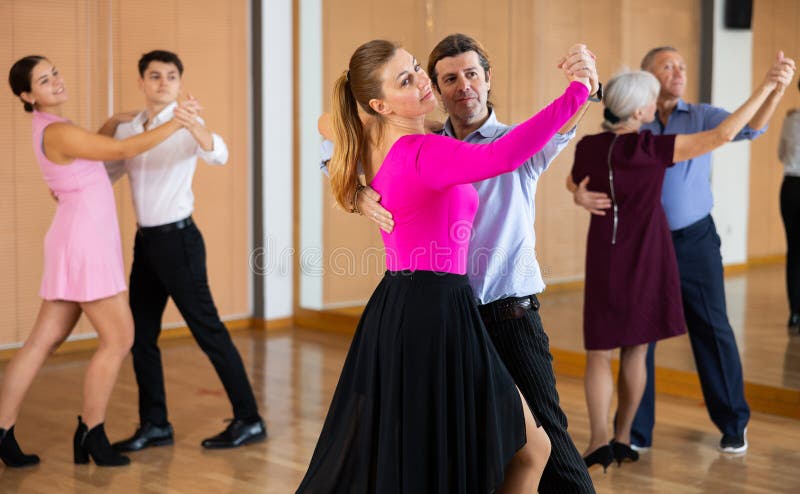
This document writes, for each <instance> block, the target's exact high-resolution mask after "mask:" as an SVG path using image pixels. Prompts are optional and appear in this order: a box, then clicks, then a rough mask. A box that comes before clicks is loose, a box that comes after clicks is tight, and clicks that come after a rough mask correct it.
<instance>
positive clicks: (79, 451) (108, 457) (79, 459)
mask: <svg viewBox="0 0 800 494" xmlns="http://www.w3.org/2000/svg"><path fill="white" fill-rule="evenodd" d="M72 449H73V452H74V454H75V464H76V465H79V464H85V463H89V457H90V456H91V457H92V459H93V460H94V463H95V464H96V465H97V466H98V467H120V466H124V465H128V464H130V462H131V460H130V458H128V457H127V456H123V455H121V454H119V453H117V452H116V451H114V450H113V449H112V448H111V443H109V442H108V437H107V436H106V429H105V425H104V424H98V425H96V426H94V427H92V430H88V428H87V427H86V424H84V423H83V420H82V419H81V417H80V415H79V416H78V429H77V430H76V431H75V437H74V439H73V440H72Z"/></svg>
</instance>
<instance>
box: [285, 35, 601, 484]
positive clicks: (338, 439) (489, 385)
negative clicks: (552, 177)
mask: <svg viewBox="0 0 800 494" xmlns="http://www.w3.org/2000/svg"><path fill="white" fill-rule="evenodd" d="M588 86H589V83H588V79H582V80H580V81H574V82H572V83H571V84H570V86H569V87H568V88H567V90H566V91H565V93H564V95H563V96H561V97H560V98H559V99H557V100H556V101H555V102H553V103H552V104H551V105H549V106H548V107H547V108H545V109H544V110H542V111H541V112H539V113H538V114H537V115H535V116H533V117H532V118H531V119H529V120H528V121H526V122H524V123H523V124H521V125H519V126H518V127H517V128H516V129H514V130H513V131H511V132H509V133H508V134H507V135H506V136H505V137H504V138H503V139H500V140H498V141H496V142H494V143H492V144H488V145H471V144H467V143H464V142H461V141H457V140H455V139H451V138H448V137H442V136H437V135H431V134H427V135H422V134H424V131H425V129H424V120H425V115H426V114H427V113H429V112H431V111H432V110H434V109H435V107H436V99H435V96H434V93H433V89H432V87H431V80H430V79H429V78H428V76H427V74H426V73H425V71H424V70H422V68H421V67H420V66H419V64H418V63H417V61H416V60H415V59H414V57H413V56H411V55H410V54H409V53H408V52H406V51H405V50H403V49H402V48H400V47H398V46H397V45H395V44H393V43H390V42H387V41H371V42H369V43H366V44H364V45H362V46H360V47H359V48H358V49H357V50H356V51H355V53H354V54H353V56H352V57H351V59H350V64H349V70H348V71H347V72H346V73H345V74H343V75H342V76H341V77H340V78H339V79H338V80H337V82H336V88H335V90H334V94H333V100H332V106H333V128H334V134H335V138H336V139H335V144H336V146H335V150H334V155H333V159H332V160H331V163H330V174H331V186H332V189H333V193H334V197H335V198H336V201H337V202H338V203H339V204H340V205H341V206H343V207H346V208H350V207H351V206H352V203H353V198H354V194H355V192H356V190H358V188H359V182H358V172H357V167H358V163H359V162H360V163H361V164H362V165H363V169H364V172H365V175H366V178H367V181H368V183H370V184H371V186H372V187H373V188H374V189H375V190H376V191H377V192H378V193H379V194H381V196H382V202H383V204H384V205H385V206H386V207H387V209H389V210H390V211H392V212H393V214H394V218H395V223H396V226H395V229H394V231H393V232H392V233H391V234H389V233H385V232H384V233H383V234H382V235H383V241H384V246H385V250H386V264H387V269H388V270H387V272H386V274H385V276H384V278H383V280H382V281H381V283H380V285H379V286H378V288H377V289H376V291H375V293H374V294H373V296H372V297H371V299H370V301H369V303H368V304H367V307H366V309H365V310H364V314H363V316H362V318H361V321H360V322H359V325H358V329H357V330H356V334H355V336H354V338H353V342H352V344H351V347H350V350H349V352H348V356H347V359H346V361H345V364H344V368H343V370H342V374H341V376H340V379H339V384H338V385H337V388H336V392H335V394H334V397H333V400H332V403H331V406H330V409H329V411H328V416H327V418H326V420H325V425H324V427H323V430H322V432H321V434H320V439H319V442H318V443H317V447H316V449H315V451H314V455H313V457H312V459H311V464H310V465H309V468H308V472H307V473H306V476H305V479H304V480H303V482H302V484H301V485H300V487H299V489H298V492H308V493H311V492H313V493H322V492H326V493H327V492H345V491H347V492H350V491H358V492H380V493H390V492H400V491H402V492H414V493H424V492H467V491H468V490H469V491H470V492H490V491H492V490H493V489H498V488H499V489H498V492H504V493H508V492H531V491H532V490H534V489H535V488H536V486H537V484H538V482H539V478H540V477H541V474H542V471H543V470H544V466H545V464H546V462H547V457H548V455H549V452H550V443H549V440H548V438H547V435H546V433H545V432H544V431H543V430H542V429H541V428H540V427H537V425H536V424H535V422H534V417H533V415H532V414H531V413H530V410H529V409H528V407H527V406H526V405H525V404H524V403H525V402H524V400H523V399H522V397H521V395H520V394H519V392H518V390H517V388H516V386H515V385H514V383H513V381H512V379H511V376H510V375H509V374H508V372H507V371H506V370H505V367H503V365H502V362H501V361H500V359H499V357H498V355H497V353H496V352H495V350H494V347H493V346H492V345H491V343H490V341H489V338H488V336H487V334H486V331H485V328H484V327H483V324H482V322H481V320H480V317H479V314H478V311H477V309H476V307H475V302H474V298H473V295H472V290H471V289H470V286H469V282H468V279H467V277H466V276H465V274H464V273H466V261H467V249H468V240H469V239H468V236H460V235H457V234H454V232H453V230H454V228H459V227H461V226H466V227H471V224H472V219H473V217H474V215H475V210H476V209H477V193H476V191H475V189H474V187H473V186H472V185H471V184H472V182H475V181H479V180H483V179H485V178H488V177H490V176H494V175H498V174H500V173H504V172H508V171H510V170H512V169H514V168H516V167H518V166H520V165H521V164H522V163H523V162H524V161H525V160H526V159H528V158H529V157H530V156H531V155H532V154H534V153H536V152H537V151H538V150H539V149H541V148H542V146H544V145H545V144H546V143H547V141H549V140H550V138H551V137H552V136H553V135H554V134H555V133H556V132H557V131H558V130H559V129H560V128H561V127H562V126H563V125H564V124H565V123H566V122H567V121H568V120H569V119H570V118H571V117H572V116H573V115H574V114H575V112H576V111H577V110H578V109H579V108H580V106H581V105H582V104H583V103H584V102H585V101H586V98H587V96H588ZM359 106H360V107H361V109H362V110H363V111H365V112H367V113H368V114H370V115H372V116H373V117H374V118H375V119H376V121H377V122H376V124H375V125H372V126H370V127H369V129H365V127H364V126H363V125H362V123H361V120H360V118H359V115H358V108H359ZM501 484H502V487H500V485H501Z"/></svg>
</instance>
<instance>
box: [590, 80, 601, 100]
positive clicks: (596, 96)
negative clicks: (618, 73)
mask: <svg viewBox="0 0 800 494" xmlns="http://www.w3.org/2000/svg"><path fill="white" fill-rule="evenodd" d="M602 99H603V83H602V82H599V81H598V83H597V91H596V92H595V93H594V94H593V95H591V96H589V101H594V102H595V103H600V101H601V100H602Z"/></svg>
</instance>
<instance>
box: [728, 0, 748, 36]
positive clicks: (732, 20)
mask: <svg viewBox="0 0 800 494" xmlns="http://www.w3.org/2000/svg"><path fill="white" fill-rule="evenodd" d="M752 17H753V0H725V27H726V28H727V29H750V21H751V20H752Z"/></svg>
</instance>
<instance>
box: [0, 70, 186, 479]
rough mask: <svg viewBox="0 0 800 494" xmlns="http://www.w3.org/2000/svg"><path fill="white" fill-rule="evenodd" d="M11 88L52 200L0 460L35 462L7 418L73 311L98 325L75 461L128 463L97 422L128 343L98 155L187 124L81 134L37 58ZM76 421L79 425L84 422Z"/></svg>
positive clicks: (3, 394)
mask: <svg viewBox="0 0 800 494" xmlns="http://www.w3.org/2000/svg"><path fill="white" fill-rule="evenodd" d="M9 82H10V84H11V89H12V91H13V92H14V94H15V95H17V96H19V97H20V99H22V102H23V105H24V108H25V111H27V112H32V113H33V119H32V120H33V151H34V154H35V155H36V159H37V161H38V162H39V166H40V168H41V170H42V175H43V176H44V179H45V181H46V182H47V185H48V186H49V187H50V190H51V191H52V193H53V194H54V195H55V196H56V198H57V199H58V205H57V207H56V214H55V216H54V218H53V222H52V224H51V225H50V229H49V230H48V231H47V236H46V237H45V243H44V270H43V273H42V284H41V289H40V291H39V295H40V296H41V297H42V298H43V299H44V300H42V304H41V306H40V308H39V315H38V316H37V318H36V322H35V323H34V326H33V329H32V330H31V333H30V335H29V336H28V338H27V339H26V340H25V343H24V345H23V346H22V348H20V349H19V351H18V352H17V353H16V355H14V358H13V359H12V360H11V362H10V363H9V364H8V366H7V367H6V369H5V372H4V373H3V381H2V391H0V458H1V459H2V460H3V462H5V464H6V465H8V466H10V467H22V466H27V465H33V464H36V463H39V457H38V456H36V455H26V454H24V453H23V452H22V450H21V449H20V447H19V445H18V444H17V441H16V438H15V436H14V424H15V422H16V420H17V416H18V414H19V409H20V406H21V404H22V400H23V398H24V396H25V393H26V392H27V391H28V389H29V388H30V385H31V383H32V381H33V379H34V377H35V376H36V374H37V372H38V371H39V369H40V368H41V366H42V364H43V363H44V360H45V359H46V358H47V356H48V355H50V354H51V353H52V352H53V351H54V350H55V349H56V348H58V346H59V345H60V344H61V343H62V342H63V341H64V340H65V339H66V338H67V336H69V334H70V333H71V332H72V329H73V328H74V327H75V324H76V323H77V322H78V318H79V317H80V315H81V313H85V314H86V316H87V317H88V318H89V321H90V322H91V323H92V326H94V328H95V331H97V340H98V345H97V350H96V351H95V353H94V355H93V356H92V359H91V361H90V362H89V366H88V368H87V370H86V380H85V382H84V387H83V405H82V410H81V415H80V416H79V417H78V428H77V430H76V431H75V438H74V456H75V458H74V460H75V463H87V462H88V461H89V457H91V458H92V459H94V461H95V463H96V464H97V465H100V466H117V465H127V464H128V463H130V460H129V459H128V458H127V457H125V456H122V455H119V454H118V453H116V452H114V451H113V450H112V449H111V445H110V444H109V442H108V438H107V437H106V433H105V428H104V422H105V416H106V408H107V405H108V400H109V397H110V395H111V391H112V389H113V387H114V382H115V381H116V379H117V374H118V372H119V368H120V365H121V364H122V360H123V359H124V358H125V356H126V355H127V354H128V351H129V350H130V348H131V343H132V342H133V320H132V319H131V312H130V309H129V308H128V301H127V294H126V287H125V277H124V276H125V275H124V269H123V266H122V246H121V243H120V235H119V224H118V223H117V209H116V204H115V202H114V193H113V191H112V189H111V183H110V182H109V180H108V175H107V174H106V172H105V169H104V168H103V164H102V162H101V161H102V160H112V159H121V158H129V157H132V156H135V155H136V154H139V153H141V152H143V151H145V150H147V149H150V148H151V147H153V146H155V145H156V144H158V143H159V142H161V141H163V140H164V139H166V138H167V137H169V136H170V135H171V134H172V133H173V132H175V131H177V130H178V129H180V128H181V125H182V124H185V123H187V122H189V120H190V116H191V115H192V114H193V113H194V109H193V108H191V107H181V108H180V109H179V110H178V111H176V114H175V118H174V119H172V120H170V121H169V122H167V123H166V124H165V125H164V126H162V128H160V129H156V130H154V131H152V132H147V133H144V134H141V135H139V136H136V137H131V138H130V139H125V140H114V139H111V138H108V137H105V136H102V135H98V134H95V133H92V132H88V131H86V130H84V129H81V128H80V127H78V126H76V125H74V124H73V123H71V122H70V121H69V120H67V119H66V118H65V117H63V116H62V112H63V105H64V104H65V103H66V102H67V99H68V96H67V95H68V92H67V90H66V87H65V84H64V79H63V77H62V76H61V74H60V73H59V71H58V70H57V69H56V68H55V66H53V64H52V63H51V62H50V61H49V60H48V59H46V58H44V57H40V56H28V57H25V58H22V59H20V60H18V61H17V62H16V63H15V64H14V66H13V67H11V72H10V74H9ZM84 420H85V422H84Z"/></svg>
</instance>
